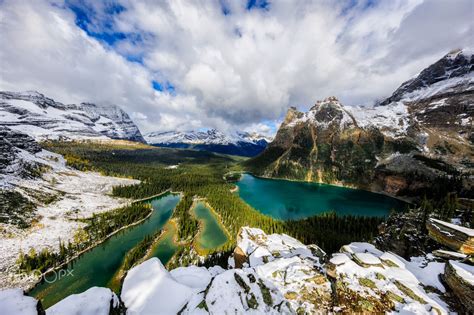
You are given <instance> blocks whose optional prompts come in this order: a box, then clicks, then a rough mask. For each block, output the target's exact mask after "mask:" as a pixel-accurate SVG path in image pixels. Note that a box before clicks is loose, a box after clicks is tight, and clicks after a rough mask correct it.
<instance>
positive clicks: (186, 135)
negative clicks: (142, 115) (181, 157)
mask: <svg viewBox="0 0 474 315" xmlns="http://www.w3.org/2000/svg"><path fill="white" fill-rule="evenodd" d="M144 137H145V140H146V141H147V142H148V144H151V145H154V146H159V147H170V148H190V149H197V150H205V151H211V152H216V153H223V154H232V155H240V156H255V155H257V154H259V153H260V152H262V151H263V150H264V149H265V148H266V146H267V144H268V143H269V142H270V141H271V139H269V138H268V137H265V136H262V135H258V134H256V133H248V132H235V133H232V134H224V133H223V132H221V131H218V130H216V129H210V130H207V131H186V132H180V131H166V132H151V133H148V134H145V135H144Z"/></svg>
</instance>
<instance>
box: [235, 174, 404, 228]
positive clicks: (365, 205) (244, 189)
mask: <svg viewBox="0 0 474 315" xmlns="http://www.w3.org/2000/svg"><path fill="white" fill-rule="evenodd" d="M236 184H237V186H238V187H239V191H238V194H239V195H240V197H241V198H242V199H243V200H244V201H245V202H247V203H248V204H249V205H251V206H252V207H254V208H255V209H257V210H258V211H260V212H261V213H263V214H266V215H269V216H271V217H273V218H276V219H281V220H291V219H302V218H306V217H310V216H313V215H318V214H321V213H324V212H328V211H335V212H336V213H337V214H338V215H358V216H371V217H385V216H388V214H389V213H390V210H391V209H395V210H397V211H401V210H404V209H405V208H406V207H407V203H405V202H403V201H400V200H398V199H395V198H391V197H388V196H385V195H381V194H376V193H371V192H368V191H365V190H359V189H350V188H344V187H338V186H332V185H325V184H317V183H306V182H296V181H287V180H279V179H266V178H258V177H255V176H252V175H250V174H242V178H241V179H240V181H238V182H237V183H236Z"/></svg>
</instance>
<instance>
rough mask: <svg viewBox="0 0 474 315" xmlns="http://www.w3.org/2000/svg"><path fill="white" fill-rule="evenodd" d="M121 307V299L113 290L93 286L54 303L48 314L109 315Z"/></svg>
mask: <svg viewBox="0 0 474 315" xmlns="http://www.w3.org/2000/svg"><path fill="white" fill-rule="evenodd" d="M119 308H120V301H119V299H118V297H117V295H115V293H114V292H112V290H110V289H108V288H99V287H92V288H90V289H88V290H87V291H85V292H82V293H80V294H72V295H70V296H68V297H67V298H65V299H63V300H61V301H59V302H58V303H56V304H54V305H53V306H51V307H50V308H48V309H47V310H46V315H65V314H68V315H109V314H112V313H113V311H114V310H115V311H118V309H119ZM117 313H118V312H117Z"/></svg>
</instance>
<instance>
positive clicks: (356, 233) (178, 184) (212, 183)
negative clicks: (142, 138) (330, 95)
mask: <svg viewBox="0 0 474 315" xmlns="http://www.w3.org/2000/svg"><path fill="white" fill-rule="evenodd" d="M44 146H45V148H46V149H48V150H51V151H54V152H56V153H59V154H62V155H64V156H65V157H66V160H67V162H68V164H69V165H71V166H72V167H76V168H79V169H82V170H94V171H99V172H101V173H103V174H105V175H113V176H122V177H129V178H136V179H140V180H141V181H142V182H141V183H140V184H137V185H132V186H118V187H115V188H114V190H113V194H114V195H116V196H120V197H127V198H132V199H140V198H146V197H149V196H152V195H156V194H158V193H160V192H163V191H165V190H167V189H171V190H172V191H176V192H182V193H184V199H183V200H182V202H180V204H179V206H178V208H177V209H176V211H175V214H174V217H175V218H176V219H177V220H178V223H179V232H178V234H179V238H180V239H188V238H192V237H193V236H194V235H195V234H196V233H197V229H198V225H197V223H196V221H195V220H193V219H192V218H190V217H189V216H188V213H187V210H189V206H190V204H191V199H192V196H199V197H203V198H206V199H207V201H208V203H209V204H210V205H211V206H212V207H213V208H214V209H215V210H216V211H217V212H218V214H219V216H220V218H221V220H222V223H223V224H224V225H225V227H226V228H227V229H228V231H229V232H230V233H231V238H230V240H229V242H228V243H227V244H226V245H225V246H224V248H223V250H229V249H231V248H233V247H234V246H235V238H236V236H237V233H238V231H239V229H240V227H242V226H252V227H258V228H261V229H263V230H264V231H265V232H266V233H287V234H289V235H291V236H294V237H296V238H298V239H299V240H301V241H302V242H304V243H306V244H310V243H313V244H317V245H319V246H321V247H322V248H323V249H325V250H326V251H328V252H335V251H337V250H339V248H340V247H341V246H342V245H344V244H347V243H350V242H352V241H367V240H370V239H371V238H373V237H374V236H375V235H376V234H377V226H378V224H380V223H381V221H382V220H383V219H382V218H365V217H356V216H345V217H340V216H337V215H336V214H335V213H332V212H330V210H331V209H328V213H327V214H325V215H321V216H315V217H311V218H307V219H304V220H297V221H280V220H275V219H273V218H271V217H268V216H265V215H263V214H261V213H260V212H258V211H257V210H255V209H253V208H252V207H250V206H249V205H248V204H246V203H245V202H244V201H243V200H242V199H241V198H240V197H239V196H238V195H236V194H233V193H231V191H230V190H231V189H232V188H233V184H231V183H228V182H227V181H226V180H225V179H224V174H226V173H229V172H233V171H239V170H241V165H240V162H242V161H243V160H242V159H241V158H236V157H233V156H226V155H218V154H214V153H210V152H204V151H194V150H182V149H168V148H155V147H147V146H140V147H138V148H133V147H126V146H114V145H112V144H97V143H84V142H83V143H75V142H72V143H71V142H68V143H64V142H48V143H45V144H44ZM169 165H179V166H178V167H177V168H172V169H170V168H168V166H169Z"/></svg>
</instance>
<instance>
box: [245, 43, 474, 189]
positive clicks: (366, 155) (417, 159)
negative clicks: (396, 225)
mask: <svg viewBox="0 0 474 315" xmlns="http://www.w3.org/2000/svg"><path fill="white" fill-rule="evenodd" d="M473 71H474V57H473V52H472V51H469V50H456V51H452V52H450V53H449V54H447V55H446V56H444V57H443V58H441V59H440V60H439V61H437V62H436V63H434V64H433V65H431V66H429V67H428V68H426V69H424V70H423V71H422V72H421V73H420V74H419V75H418V76H416V77H415V78H413V79H411V80H409V81H407V82H405V83H403V84H402V85H401V86H400V87H399V88H398V89H397V90H396V91H395V92H394V93H393V94H392V95H391V96H390V97H388V98H387V99H385V100H383V101H382V102H380V103H379V104H378V105H376V106H373V107H345V106H343V105H342V104H341V103H340V102H339V101H338V99H337V98H335V97H329V98H327V99H324V100H322V101H318V102H317V103H316V104H315V105H314V106H313V107H312V108H311V109H310V110H309V111H308V112H305V113H304V112H300V111H298V110H297V109H296V108H294V107H292V108H290V109H289V110H288V112H287V115H286V117H285V120H284V121H283V123H282V124H281V126H280V128H279V130H278V132H277V134H276V136H275V139H274V141H273V142H271V143H270V144H269V145H268V147H267V148H266V149H265V151H263V152H262V154H260V155H259V156H257V157H255V158H253V159H251V160H249V161H248V162H247V167H248V168H249V169H250V170H251V171H253V172H254V173H256V174H258V175H261V176H266V177H278V178H288V179H299V180H307V181H314V182H324V183H341V184H344V185H350V186H356V187H361V188H366V189H370V190H373V191H384V192H387V193H389V194H392V195H418V196H420V195H422V194H423V193H424V192H425V191H429V192H431V193H437V192H439V191H437V189H438V188H440V189H442V187H444V188H443V189H448V190H449V189H450V190H453V191H456V190H457V191H461V194H463V193H464V194H468V195H469V194H471V195H472V188H470V187H471V184H472V181H471V184H469V181H470V180H469V178H471V176H473V175H474V164H473V161H474V147H473V142H474V135H473V116H474V73H473ZM440 193H441V192H440Z"/></svg>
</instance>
